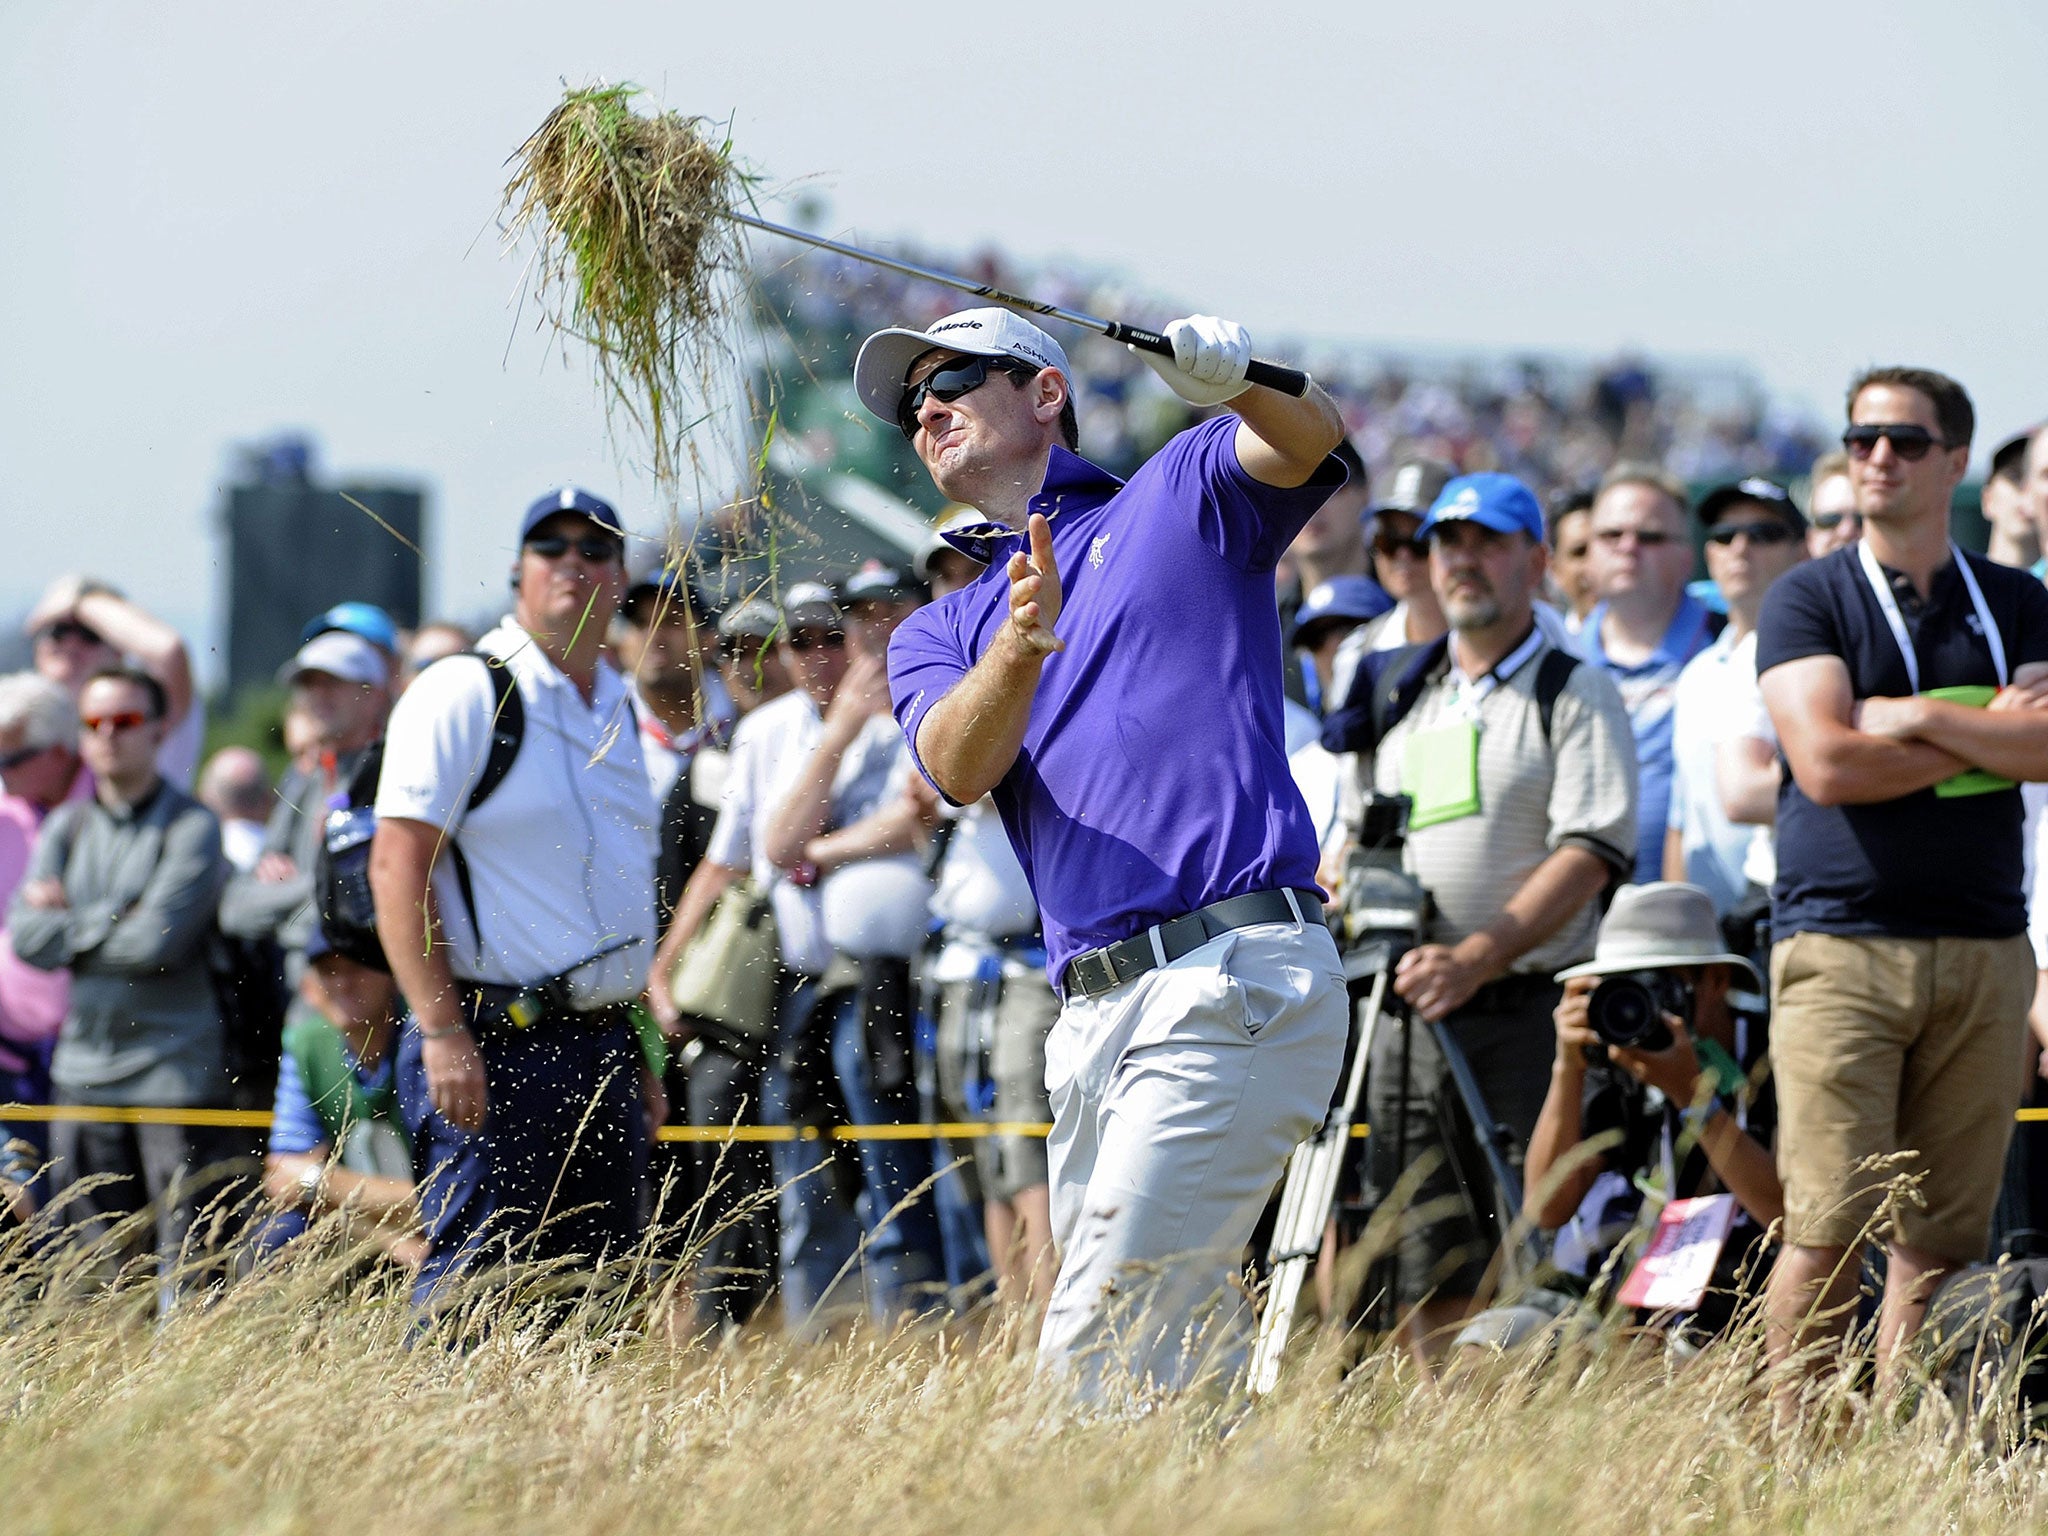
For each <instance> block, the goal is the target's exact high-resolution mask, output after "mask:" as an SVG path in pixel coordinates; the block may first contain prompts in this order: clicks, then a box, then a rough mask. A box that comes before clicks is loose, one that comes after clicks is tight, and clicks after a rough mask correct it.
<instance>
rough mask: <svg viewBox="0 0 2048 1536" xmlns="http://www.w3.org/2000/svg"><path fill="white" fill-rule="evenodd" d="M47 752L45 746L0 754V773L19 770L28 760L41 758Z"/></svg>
mask: <svg viewBox="0 0 2048 1536" xmlns="http://www.w3.org/2000/svg"><path fill="white" fill-rule="evenodd" d="M49 750H50V749H49V747H48V746H47V745H44V746H40V747H16V748H15V749H14V750H13V751H12V752H8V753H4V754H0V773H8V772H11V771H12V770H14V769H16V768H19V767H20V766H21V765H22V764H23V763H25V762H27V761H28V760H29V759H30V758H32V757H41V756H42V755H43V754H44V753H45V752H47V751H49Z"/></svg>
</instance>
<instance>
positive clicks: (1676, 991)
mask: <svg viewBox="0 0 2048 1536" xmlns="http://www.w3.org/2000/svg"><path fill="white" fill-rule="evenodd" d="M1692 1008H1693V997H1692V983H1690V982H1688V981H1687V980H1686V979H1685V978H1684V977H1683V976H1679V975H1676V974H1675V973H1673V972H1671V971H1622V972H1619V973H1617V974H1616V975H1613V976H1603V977H1601V978H1600V984H1599V985H1598V986H1596V987H1595V988H1593V992H1592V995H1591V996H1590V997H1588V998H1587V999H1586V1023H1587V1025H1588V1027H1590V1028H1591V1029H1592V1031H1593V1033H1594V1034H1596V1035H1598V1036H1599V1037H1600V1038H1601V1039H1602V1040H1604V1041H1606V1042H1607V1043H1608V1044H1609V1045H1618V1046H1621V1047H1622V1048H1623V1049H1624V1050H1630V1051H1661V1050H1663V1049H1664V1048H1665V1047H1666V1046H1668V1045H1670V1044H1671V1027H1670V1026H1669V1025H1668V1024H1666V1023H1665V1022H1664V1015H1665V1014H1667V1013H1670V1014H1676V1015H1677V1016H1678V1018H1679V1019H1681V1020H1683V1021H1684V1023H1685V1026H1686V1028H1688V1029H1690V1028H1692Z"/></svg>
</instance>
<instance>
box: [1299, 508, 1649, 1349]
mask: <svg viewBox="0 0 2048 1536" xmlns="http://www.w3.org/2000/svg"><path fill="white" fill-rule="evenodd" d="M1543 532H1544V529H1543V509H1542V507H1541V506H1540V505H1539V504H1538V502H1537V500H1536V497H1535V495H1534V494H1533V493H1532V492H1531V491H1530V490H1529V488H1528V487H1527V486H1525V485H1523V484H1522V483H1521V482H1520V481H1519V480H1517V479H1515V478H1514V477H1513V476H1510V475H1501V474H1477V475H1465V476H1462V477H1460V478H1458V479H1455V480H1452V481H1451V482H1449V483H1448V484H1447V485H1445V486H1444V488H1443V491H1442V493H1441V494H1440V495H1439V496H1438V497H1437V499H1436V502H1435V504H1434V505H1433V506H1432V507H1431V509H1430V513H1429V516H1428V518H1427V519H1426V520H1425V521H1424V522H1423V524H1422V527H1421V530H1420V536H1421V537H1422V538H1423V539H1424V540H1426V541H1427V543H1428V546H1429V575H1430V582H1431V586H1432V590H1433V591H1434V593H1435V596H1436V601H1437V604H1438V606H1439V607H1440V608H1441V610H1442V612H1443V614H1444V617H1445V619H1446V621H1447V622H1448V623H1449V625H1450V632H1449V633H1448V634H1447V635H1445V636H1444V637H1443V638H1441V639H1438V640H1435V641H1432V642H1430V643H1428V644H1426V645H1418V646H1410V647H1408V648H1406V649H1404V650H1399V651H1392V652H1377V653H1372V654H1369V655H1367V656H1366V657H1365V658H1364V659H1363V661H1362V662H1361V664H1360V667H1359V670H1358V675H1357V677H1356V679H1355V680H1354V682H1353V683H1352V685H1351V688H1350V690H1349V692H1348V693H1347V694H1346V697H1345V699H1344V701H1343V704H1342V706H1341V707H1340V708H1338V709H1337V710H1335V711H1334V712H1333V713H1332V715H1331V717H1330V719H1329V721H1328V722H1327V723H1326V726H1325V729H1324V735H1323V742H1324V745H1325V746H1326V747H1328V748H1329V749H1330V750H1332V751H1340V752H1355V753H1357V754H1358V755H1359V758H1358V769H1359V772H1358V773H1357V774H1356V775H1355V777H1354V778H1353V780H1352V782H1353V783H1354V784H1355V786H1356V789H1357V791H1359V794H1358V795H1357V797H1356V799H1355V800H1354V801H1353V803H1352V804H1351V805H1350V806H1349V807H1348V814H1347V817H1346V819H1347V820H1348V822H1349V823H1350V827H1351V834H1352V836H1353V837H1354V838H1356V837H1357V836H1359V835H1360V833H1361V831H1362V825H1363V812H1364V805H1363V800H1364V797H1365V796H1367V795H1384V796H1395V795H1404V796H1407V797H1408V799H1409V801H1410V806H1411V808H1410V812H1409V820H1408V839H1407V844H1406V847H1405V850H1404V853H1403V858H1404V862H1405V864H1406V867H1407V869H1408V871H1409V872H1410V873H1411V874H1413V875H1414V876H1415V878H1416V879H1417V880H1418V881H1420V882H1421V883H1422V885H1423V886H1424V888H1425V889H1427V890H1428V891H1429V893H1430V895H1431V897H1432V912H1431V917H1430V921H1429V927H1428V931H1427V933H1426V935H1425V938H1426V942H1425V943H1423V944H1420V945H1418V946H1416V947H1415V948H1414V949H1411V950H1410V951H1408V953H1407V954H1406V955H1404V956H1403V957H1402V958H1401V961H1400V964H1399V965H1398V966H1397V967H1396V969H1395V972H1394V978H1393V987H1394V990H1395V992H1397V993H1398V994H1399V995H1400V997H1401V999H1402V1001H1403V1002H1404V1003H1405V1004H1406V1005H1407V1009H1406V1013H1405V1015H1404V1019H1403V1023H1402V1026H1401V1028H1400V1029H1398V1030H1396V1029H1388V1030H1384V1031H1382V1032H1381V1033H1380V1034H1379V1035H1378V1036H1376V1037H1375V1038H1374V1042H1373V1060H1372V1075H1371V1079H1370V1081H1371V1084H1372V1087H1371V1097H1370V1099H1369V1102H1368V1115H1369V1118H1370V1119H1371V1122H1372V1127H1373V1134H1372V1137H1371V1139H1370V1141H1369V1143H1368V1145H1367V1149H1366V1150H1367V1156H1368V1159H1369V1162H1370V1175H1371V1183H1372V1185H1373V1186H1374V1187H1375V1188H1376V1189H1377V1190H1378V1191H1379V1193H1380V1195H1381V1196H1382V1197H1383V1198H1384V1197H1385V1196H1386V1195H1387V1194H1388V1193H1389V1192H1390V1191H1391V1190H1392V1189H1393V1187H1394V1185H1395V1184H1396V1182H1397V1181H1398V1180H1399V1179H1400V1178H1401V1177H1402V1175H1403V1174H1404V1173H1406V1172H1407V1171H1408V1169H1409V1168H1410V1167H1411V1166H1413V1165H1414V1164H1415V1163H1416V1162H1417V1161H1418V1160H1420V1159H1423V1158H1425V1157H1429V1158H1433V1159H1434V1160H1435V1161H1434V1166H1433V1167H1432V1168H1431V1169H1429V1170H1426V1171H1419V1172H1418V1174H1417V1176H1418V1177H1419V1178H1420V1179H1421V1183H1420V1185H1419V1187H1418V1188H1417V1189H1416V1190H1415V1192H1414V1195H1413V1203H1412V1205H1411V1210H1413V1211H1415V1212H1418V1213H1420V1212H1426V1211H1434V1212H1437V1213H1440V1214H1436V1215H1434V1216H1432V1217H1430V1218H1429V1219H1426V1220H1424V1221H1422V1222H1420V1223H1418V1224H1416V1225H1415V1226H1414V1227H1412V1229H1411V1230H1410V1231H1408V1232H1407V1233H1405V1234H1404V1235H1403V1237H1402V1239H1401V1241H1400V1243H1399V1244H1398V1246H1397V1247H1396V1249H1395V1251H1394V1253H1393V1255H1392V1262H1393V1267H1394V1273H1393V1275H1392V1276H1391V1277H1390V1278H1389V1279H1388V1280H1387V1281H1385V1282H1384V1288H1385V1289H1386V1290H1388V1291H1390V1292H1391V1293H1392V1295H1393V1296H1394V1299H1395V1301H1396V1302H1397V1303H1398V1305H1399V1306H1400V1308H1401V1310H1402V1312H1403V1313H1404V1315H1406V1316H1407V1318H1408V1319H1409V1321H1408V1324H1407V1327H1408V1329H1409V1343H1410V1345H1411V1347H1412V1348H1414V1349H1415V1351H1416V1352H1417V1355H1418V1358H1419V1359H1420V1360H1422V1361H1424V1362H1427V1361H1428V1360H1430V1359H1432V1358H1434V1356H1435V1355H1436V1354H1437V1353H1438V1352H1439V1351H1440V1350H1441V1348H1442V1347H1443V1344H1444V1341H1445V1340H1446V1338H1447V1337H1448V1333H1447V1332H1446V1331H1445V1330H1447V1329H1450V1328H1451V1325H1453V1324H1456V1323H1458V1322H1459V1321H1461V1320H1462V1319H1463V1318H1464V1317H1465V1316H1466V1314H1467V1312H1468V1311H1469V1310H1470V1309H1471V1307H1472V1305H1473V1303H1474V1300H1475V1298H1477V1297H1478V1296H1479V1295H1481V1294H1482V1293H1483V1290H1484V1287H1485V1283H1486V1279H1487V1273H1488V1269H1489V1260H1490V1257H1491V1254H1492V1251H1493V1247H1494V1244H1495V1242H1496V1241H1497V1240H1498V1239H1499V1238H1500V1236H1501V1235H1502V1234H1504V1233H1505V1232H1506V1230H1507V1229H1508V1228H1509V1226H1510V1225H1511V1224H1512V1222H1513V1220H1514V1218H1515V1216H1516V1214H1517V1213H1516V1211H1515V1210H1514V1208H1513V1206H1512V1204H1511V1203H1510V1201H1511V1200H1512V1198H1513V1192H1512V1191H1499V1190H1496V1189H1495V1188H1494V1186H1493V1181H1491V1180H1489V1179H1486V1178H1485V1176H1484V1174H1483V1173H1482V1172H1480V1170H1483V1169H1484V1168H1485V1167H1486V1164H1485V1162H1484V1161H1483V1160H1482V1159H1481V1158H1480V1156H1479V1155H1478V1152H1477V1149H1476V1147H1475V1146H1474V1145H1473V1144H1472V1143H1471V1142H1470V1140H1469V1139H1468V1138H1467V1136H1466V1135H1465V1133H1464V1131H1463V1130H1462V1128H1461V1127H1460V1126H1459V1125H1457V1124H1456V1117H1454V1116H1452V1115H1451V1114H1449V1113H1448V1110H1447V1106H1449V1105H1451V1104H1454V1103H1455V1102H1457V1097H1458V1096H1457V1094H1456V1093H1455V1092H1454V1091H1453V1089H1452V1086H1451V1085H1452V1081H1453V1079H1452V1076H1451V1074H1452V1071H1453V1068H1452V1065H1451V1063H1452V1062H1454V1061H1455V1060H1456V1059H1457V1057H1458V1056H1459V1055H1462V1056H1463V1058H1464V1061H1465V1064H1466V1065H1467V1066H1468V1067H1469V1068H1470V1080H1471V1082H1472V1083H1473V1084H1475V1085H1476V1089H1477V1092H1478V1093H1479V1095H1480V1096H1481V1098H1482V1099H1483V1100H1484V1115H1485V1117H1486V1120H1487V1123H1488V1126H1489V1127H1491V1126H1493V1125H1496V1124H1497V1125H1500V1126H1505V1127H1506V1128H1507V1129H1508V1131H1509V1132H1510V1133H1511V1136H1510V1138H1509V1140H1508V1143H1507V1145H1506V1146H1505V1147H1504V1148H1503V1151H1504V1152H1505V1154H1506V1155H1507V1157H1508V1158H1509V1160H1510V1161H1514V1160H1518V1159H1519V1158H1520V1157H1521V1155H1522V1152H1523V1149H1524V1148H1525V1147H1526V1146H1527V1144H1528V1139H1529V1136H1530V1135H1531V1133H1532V1132H1533V1131H1534V1129H1535V1125H1536V1117H1537V1113H1538V1111H1539V1110H1540V1109H1541V1108H1542V1105H1543V1098H1544V1093H1545V1090H1546V1089H1547V1087H1548V1084H1549V1078H1550V1057H1551V1052H1550V1049H1549V1044H1548V1035H1547V1033H1546V1031H1547V1027H1548V1022H1549V1018H1550V1013H1551V1010H1552V1009H1554V1008H1555V1007H1556V1006H1557V1002H1558V999H1559V997H1560V996H1561V995H1562V993H1561V988H1560V987H1559V986H1558V984H1557V983H1556V982H1555V981H1554V980H1553V979H1552V978H1553V975H1554V973H1555V972H1556V971H1558V970H1559V969H1561V968H1562V967H1564V966H1567V965H1572V964H1575V963H1577V962H1578V961H1581V960H1584V959H1585V958H1587V957H1588V955H1589V954H1590V953H1591V952H1592V947H1593V936H1594V928H1595V925H1596V923H1597V921H1598V913H1597V912H1596V911H1595V909H1594V907H1593V905H1592V898H1593V897H1594V896H1595V895H1597V894H1598V893H1599V892H1600V890H1601V889H1602V888H1603V887H1605V886H1606V885H1608V884H1610V883H1612V882H1614V881H1616V880H1618V879H1619V878H1621V877H1622V876H1624V875H1625V874H1626V872H1627V871H1628V870H1629V869H1630V868H1632V867H1633V863H1634V846H1633V845H1634V837H1635V819H1636V818H1635V772H1634V766H1635V753H1634V748H1633V743H1632V742H1631V740H1630V737H1629V730H1628V719H1627V716H1626V715H1625V714H1624V713H1623V711H1622V707H1621V700H1620V698H1619V696H1618V695H1617V694H1616V692H1615V689H1614V685H1613V684H1612V683H1611V682H1609V681H1608V680H1607V679H1606V678H1605V677H1603V676H1602V675H1601V674H1600V673H1599V672H1598V671H1597V670H1596V669H1594V668H1593V667H1590V666H1586V665H1583V664H1581V663H1580V661H1579V660H1578V658H1577V657H1575V656H1574V655H1572V654H1571V652H1569V651H1567V650H1564V649H1562V648H1561V647H1560V646H1559V645H1558V644H1557V641H1556V639H1555V637H1554V636H1553V635H1552V633H1551V632H1550V630H1549V629H1548V628H1547V627H1546V625H1545V624H1544V622H1543V621H1542V619H1541V617H1540V615H1539V614H1538V612H1537V607H1536V594H1537V593H1538V592H1539V591H1541V590H1542V585H1543V577H1544V571H1545V567H1546V563H1547V561H1546V550H1545V546H1544V539H1543ZM1340 853H1341V850H1340ZM1333 865H1334V867H1337V868H1342V867H1343V860H1342V858H1341V857H1340V858H1338V859H1336V860H1334V861H1333ZM1379 1288H1380V1287H1377V1286H1375V1287H1370V1288H1369V1289H1379Z"/></svg>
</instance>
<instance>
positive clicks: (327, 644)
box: [277, 629, 391, 688]
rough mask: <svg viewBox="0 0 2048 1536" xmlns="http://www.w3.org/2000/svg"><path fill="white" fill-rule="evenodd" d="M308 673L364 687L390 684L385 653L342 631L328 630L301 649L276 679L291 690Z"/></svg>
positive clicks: (284, 666)
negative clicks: (359, 684)
mask: <svg viewBox="0 0 2048 1536" xmlns="http://www.w3.org/2000/svg"><path fill="white" fill-rule="evenodd" d="M308 672H324V673H326V674H327V675H328V676H329V677H338V678H340V679H341V680H342V681H343V682H345V683H361V684H362V685H363V686H364V687H366V688H382V687H384V686H385V685H386V684H387V683H389V682H390V681H391V668H390V667H389V666H387V665H386V664H385V661H384V653H383V652H382V651H380V650H378V649H377V647H375V646H374V645H372V644H370V642H369V641H367V640H365V639H364V638H363V637H362V636H361V635H356V634H350V633H349V632H348V631H347V630H343V629H330V630H327V631H326V632H324V633H322V634H318V635H315V636H314V637H313V638H312V639H310V640H308V641H307V642H306V643H305V644H304V645H302V646H300V647H299V650H298V654H297V655H295V656H293V657H292V659H291V660H290V661H288V662H286V663H285V664H284V665H283V666H282V667H280V668H279V669H278V673H277V680H278V681H279V682H280V683H283V684H284V685H285V686H286V687H290V686H291V685H292V684H293V683H295V682H297V681H298V680H299V679H300V678H301V677H302V676H304V675H305V674H306V673H308Z"/></svg>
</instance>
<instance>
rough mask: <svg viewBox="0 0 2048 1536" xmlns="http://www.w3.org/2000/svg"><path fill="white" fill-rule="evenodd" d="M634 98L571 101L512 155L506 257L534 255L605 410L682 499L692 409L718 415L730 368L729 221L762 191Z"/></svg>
mask: <svg viewBox="0 0 2048 1536" xmlns="http://www.w3.org/2000/svg"><path fill="white" fill-rule="evenodd" d="M637 94H638V90H637V88H636V87H634V86H631V85H616V86H595V87H589V88H583V89H572V90H569V91H567V92H566V93H565V94H564V95H563V98H562V100H561V102H560V104H558V105H557V106H556V107H555V108H554V110H553V111H551V112H550V113H549V114H548V115H547V117H546V119H545V120H544V121H543V122H542V123H541V125H540V127H538V128H537V129H535V130H534V132H533V133H532V134H531V135H530V136H529V137H528V138H527V140H526V142H525V143H523V144H522V145H520V146H519V148H518V150H517V151H516V152H515V153H514V154H513V156H512V178H511V180H510V182H509V183H508V184H507V185H506V188H505V197H504V205H503V210H502V213H501V223H502V225H503V227H504V230H505V235H506V241H507V243H508V245H515V246H516V245H519V244H528V245H530V247H531V254H532V261H531V264H530V265H529V267H528V281H529V288H530V290H531V292H532V294H533V297H534V298H535V300H536V302H537V303H538V304H539V305H540V307H541V309H542V311H543V313H544V314H545V315H546V317H547V319H548V320H549V322H551V323H552V324H553V325H554V326H556V327H557V328H559V329H560V330H561V331H562V332H564V333H565V334H568V335H570V336H573V337H575V338H577V339H579V340H581V341H583V342H585V343H586V344H588V345H589V347H590V348H591V350H592V352H593V354H594V355H595V358H596V360H597V365H598V371H599V375H600V377H601V379H602V382H603V387H604V394H605V400H606V403H607V407H608V409H609V410H611V411H613V412H614V413H616V412H619V411H623V412H624V413H625V414H626V416H627V417H628V418H629V419H630V420H631V421H632V422H633V423H634V425H635V427H636V428H637V429H638V430H639V432H640V434H641V435H642V437H643V438H644V440H645V444H646V447H647V449H648V451H649V453H650V454H651V466H650V467H651V469H652V471H653V475H654V479H655V483H656V485H657V486H658V487H660V488H662V489H663V490H664V491H666V492H668V493H670V494H673V493H674V492H675V491H676V489H677V488H678V487H679V484H680V479H681V476H682V473H683V470H684V467H685V465H686V463H687V462H689V457H690V456H689V442H688V435H689V432H690V428H691V426H692V425H694V423H693V422H692V421H690V420H688V419H686V418H687V417H688V415H689V408H690V405H691V402H692V401H693V400H694V401H695V403H696V404H697V405H698V406H700V407H703V408H705V409H709V403H710V400H711V399H712V397H714V396H715V395H717V394H718V392H719V374H720V372H721V370H722V369H724V368H725V367H726V365H727V364H728V363H729V362H730V359H731V356H732V347H733V338H734V334H735V326H736V323H737V318H738V316H739V314H740V311H741V307H742V301H743V285H744V275H745V274H744V267H745V249H744V246H743V244H742V242H741V240H740V237H739V226H738V225H736V224H734V223H733V222H732V221H731V220H730V219H727V218H725V217H723V215H724V214H725V213H726V212H727V211H728V210H730V209H732V208H733V207H735V206H737V205H738V203H739V202H740V201H741V200H742V199H744V198H745V197H746V196H747V193H748V188H749V186H750V183H751V178H750V177H749V175H748V173H746V172H745V171H744V170H743V169H742V168H741V167H740V165H739V163H738V162H737V161H736V160H735V159H734V157H733V151H732V144H731V141H730V140H729V139H728V138H726V137H724V135H723V134H722V132H721V131H720V130H719V129H718V128H717V126H716V125H714V124H711V123H709V122H708V121H707V120H706V119H704V118H701V117H684V116H682V115H681V114H679V113H675V112H662V113H657V114H655V115H653V116H648V115H644V114H642V113H639V112H636V111H634V110H633V107H632V100H633V98H634V97H635V96H636V95H637Z"/></svg>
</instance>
